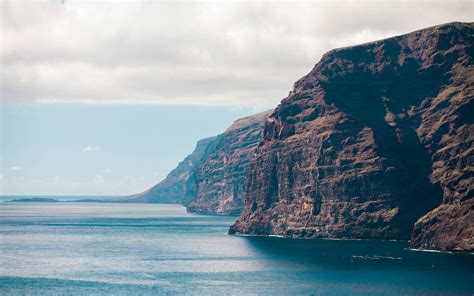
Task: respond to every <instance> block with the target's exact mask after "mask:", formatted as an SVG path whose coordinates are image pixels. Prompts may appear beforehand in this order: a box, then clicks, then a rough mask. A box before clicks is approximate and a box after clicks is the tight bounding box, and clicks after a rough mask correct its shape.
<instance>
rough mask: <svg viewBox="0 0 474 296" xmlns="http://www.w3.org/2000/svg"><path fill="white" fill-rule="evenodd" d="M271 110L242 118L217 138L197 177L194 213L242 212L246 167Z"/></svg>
mask: <svg viewBox="0 0 474 296" xmlns="http://www.w3.org/2000/svg"><path fill="white" fill-rule="evenodd" d="M270 114H271V112H270V111H268V112H263V113H259V114H256V115H252V116H248V117H245V118H241V119H239V120H237V121H236V122H234V123H233V124H232V125H231V126H230V127H229V128H228V129H227V130H226V131H225V132H224V133H223V134H221V135H219V136H217V137H216V138H215V140H214V141H213V142H212V144H211V145H209V146H208V148H207V150H208V151H207V152H206V153H205V156H204V157H203V159H202V161H201V162H200V165H199V166H198V167H197V168H196V170H195V174H194V179H193V181H194V184H195V185H194V186H192V187H193V188H195V190H194V191H191V192H188V195H187V196H188V198H187V200H192V201H191V202H190V203H189V204H188V205H187V209H188V211H191V212H200V213H220V214H238V213H240V212H241V211H242V208H243V206H244V200H245V197H244V196H245V189H246V184H247V182H246V181H247V167H248V164H249V162H250V156H251V153H252V152H253V150H254V149H255V148H256V146H257V144H258V142H259V139H260V136H261V130H262V127H263V125H264V123H265V121H266V119H267V118H268V116H269V115H270Z"/></svg>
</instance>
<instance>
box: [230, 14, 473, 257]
mask: <svg viewBox="0 0 474 296" xmlns="http://www.w3.org/2000/svg"><path fill="white" fill-rule="evenodd" d="M473 44H474V28H473V24H472V23H451V24H446V25H440V26H436V27H431V28H427V29H424V30H420V31H416V32H413V33H410V34H406V35H403V36H398V37H394V38H389V39H385V40H381V41H377V42H372V43H367V44H363V45H359V46H355V47H348V48H342V49H336V50H333V51H330V52H328V53H327V54H325V55H324V56H323V58H322V59H321V61H320V62H319V63H318V64H317V65H316V66H315V67H314V68H313V70H312V71H311V72H310V73H309V74H308V75H306V76H305V77H303V78H302V79H300V80H299V81H297V82H296V83H295V86H294V89H293V90H292V91H291V92H290V94H289V95H288V97H287V98H285V99H283V101H282V102H281V104H280V105H279V106H278V107H277V108H276V110H275V111H274V113H273V114H272V115H271V116H270V118H269V119H268V120H267V122H266V123H265V127H264V132H263V136H262V139H261V141H260V143H259V146H258V148H257V149H256V150H255V152H254V155H253V157H252V161H251V164H250V167H249V173H248V180H247V184H248V185H247V191H246V194H247V199H246V202H245V208H244V211H243V212H242V214H241V216H240V217H239V218H238V220H237V221H236V223H235V224H234V225H233V226H232V227H231V229H230V232H231V233H246V234H278V235H284V236H291V237H307V238H317V237H338V238H383V239H410V238H412V245H413V247H417V248H432V249H441V250H457V251H473V249H474V240H473V237H474V233H473V231H474V230H473V229H474V226H473V219H474V216H473V215H474V214H473V211H472V208H473V205H474V199H473V172H474V168H473V163H474V160H473V147H472V146H473V145H472V143H473V138H474V127H473V123H472V120H473V117H474V115H473V114H474V110H473V97H474V83H473V77H474V67H473V63H472V61H473ZM420 217H421V218H420ZM415 223H416V224H415ZM414 225H415V226H414Z"/></svg>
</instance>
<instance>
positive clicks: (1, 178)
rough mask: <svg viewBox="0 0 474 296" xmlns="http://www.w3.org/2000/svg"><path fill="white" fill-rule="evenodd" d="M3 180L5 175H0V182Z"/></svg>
mask: <svg viewBox="0 0 474 296" xmlns="http://www.w3.org/2000/svg"><path fill="white" fill-rule="evenodd" d="M3 179H5V175H4V174H0V182H2V181H3Z"/></svg>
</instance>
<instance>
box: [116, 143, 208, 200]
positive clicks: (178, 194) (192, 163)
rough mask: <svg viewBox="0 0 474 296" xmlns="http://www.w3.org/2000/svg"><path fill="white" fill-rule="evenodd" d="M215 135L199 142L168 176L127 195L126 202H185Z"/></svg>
mask: <svg viewBox="0 0 474 296" xmlns="http://www.w3.org/2000/svg"><path fill="white" fill-rule="evenodd" d="M214 140H215V137H210V138H205V139H202V140H200V141H198V142H197V144H196V148H195V149H194V151H193V152H192V153H191V154H190V155H188V156H187V157H186V158H185V159H184V160H183V161H182V162H180V163H179V164H178V166H177V167H176V168H175V169H174V170H172V171H171V172H170V173H169V174H168V175H167V176H166V178H165V179H164V180H163V181H161V182H160V183H158V184H157V185H155V186H153V187H152V188H150V189H148V190H147V191H145V192H142V193H138V194H135V195H132V196H128V197H126V198H125V199H124V200H123V201H124V202H150V203H177V204H182V203H184V198H185V195H186V192H188V191H190V190H192V188H188V186H190V179H191V180H192V178H193V176H192V175H193V171H194V168H195V167H196V166H197V165H198V164H199V163H200V162H201V159H202V157H203V155H204V154H205V152H206V149H207V147H208V146H209V144H210V143H212V141H214Z"/></svg>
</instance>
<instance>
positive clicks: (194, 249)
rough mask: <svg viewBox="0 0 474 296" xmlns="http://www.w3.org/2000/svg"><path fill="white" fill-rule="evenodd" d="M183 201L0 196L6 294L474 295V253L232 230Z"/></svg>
mask: <svg viewBox="0 0 474 296" xmlns="http://www.w3.org/2000/svg"><path fill="white" fill-rule="evenodd" d="M234 219H235V217H226V216H215V215H214V216H207V215H197V214H190V213H186V211H185V209H184V208H183V207H182V206H179V205H158V204H118V203H93V202H90V203H71V202H67V203H62V202H59V203H58V202H56V203H46V202H38V203H34V202H22V203H13V202H0V295H65V294H75V295H90V294H94V295H100V294H114V295H149V294H155V295H184V294H186V295H308V294H310V295H473V292H474V255H470V254H447V253H435V252H419V251H412V250H409V249H408V243H407V242H397V241H358V240H294V239H285V238H278V237H243V236H231V235H228V234H227V230H228V227H229V226H230V225H231V224H232V223H233V221H234Z"/></svg>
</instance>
